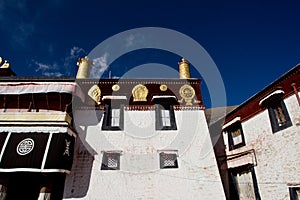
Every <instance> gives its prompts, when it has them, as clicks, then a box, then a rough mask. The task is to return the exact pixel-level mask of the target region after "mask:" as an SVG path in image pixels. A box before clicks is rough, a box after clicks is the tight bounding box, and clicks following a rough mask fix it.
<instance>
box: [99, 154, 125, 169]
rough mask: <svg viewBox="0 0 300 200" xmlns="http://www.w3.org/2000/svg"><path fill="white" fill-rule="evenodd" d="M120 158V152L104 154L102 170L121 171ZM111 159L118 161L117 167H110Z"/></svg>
mask: <svg viewBox="0 0 300 200" xmlns="http://www.w3.org/2000/svg"><path fill="white" fill-rule="evenodd" d="M120 157H121V153H119V152H103V157H102V163H101V170H120ZM110 158H112V159H115V160H116V162H117V166H116V167H109V164H108V161H109V159H110Z"/></svg>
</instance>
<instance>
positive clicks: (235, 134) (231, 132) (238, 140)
mask: <svg viewBox="0 0 300 200" xmlns="http://www.w3.org/2000/svg"><path fill="white" fill-rule="evenodd" d="M227 133H228V144H229V150H233V149H236V148H239V147H242V146H245V138H244V133H243V129H242V124H241V123H240V122H236V123H234V124H232V125H231V126H229V127H228V128H227Z"/></svg>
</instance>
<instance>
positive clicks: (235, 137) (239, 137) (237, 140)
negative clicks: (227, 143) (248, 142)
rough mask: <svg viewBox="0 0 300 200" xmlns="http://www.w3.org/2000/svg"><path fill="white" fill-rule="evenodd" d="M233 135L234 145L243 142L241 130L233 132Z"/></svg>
mask: <svg viewBox="0 0 300 200" xmlns="http://www.w3.org/2000/svg"><path fill="white" fill-rule="evenodd" d="M231 134H232V140H233V145H237V144H240V143H242V142H243V139H242V133H241V129H236V130H235V131H232V133H231Z"/></svg>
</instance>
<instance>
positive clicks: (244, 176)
mask: <svg viewBox="0 0 300 200" xmlns="http://www.w3.org/2000/svg"><path fill="white" fill-rule="evenodd" d="M236 181H237V184H238V190H239V196H240V200H249V199H256V198H255V192H254V186H253V180H252V174H251V171H247V172H242V173H240V174H237V175H236Z"/></svg>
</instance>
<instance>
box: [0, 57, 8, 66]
mask: <svg viewBox="0 0 300 200" xmlns="http://www.w3.org/2000/svg"><path fill="white" fill-rule="evenodd" d="M2 61H3V60H2V58H1V57H0V65H1V63H2ZM9 67H10V66H9V63H8V61H7V60H5V61H4V63H3V64H2V65H1V66H0V68H9Z"/></svg>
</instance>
